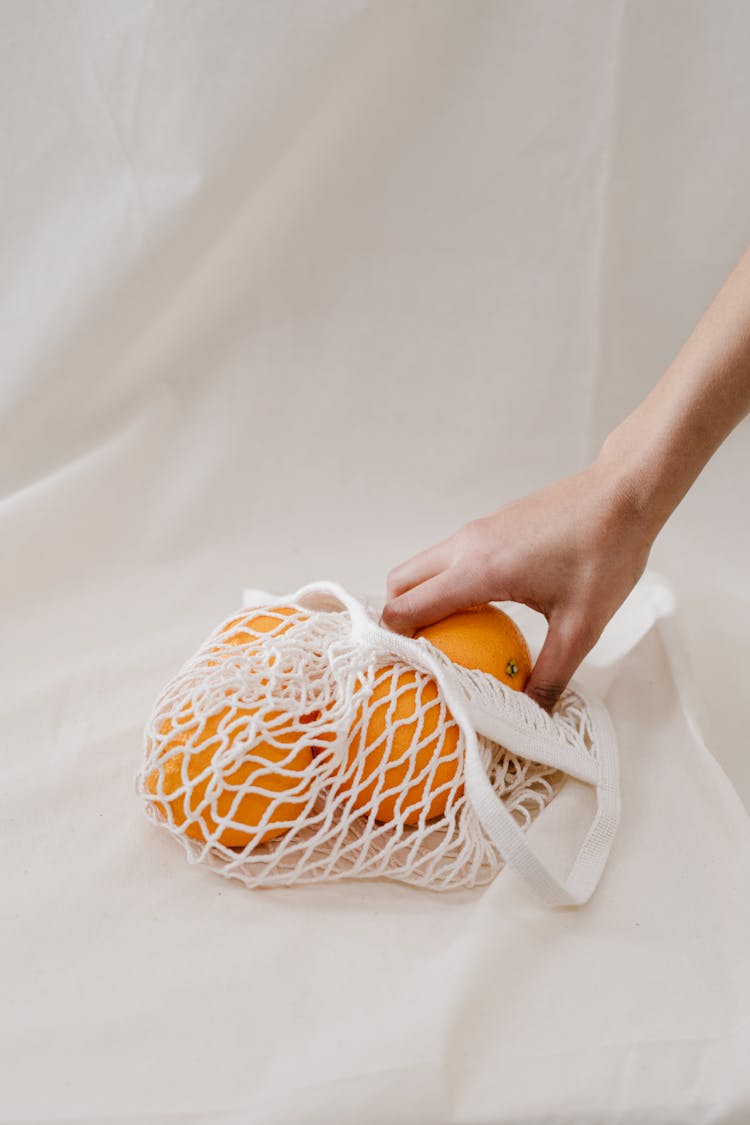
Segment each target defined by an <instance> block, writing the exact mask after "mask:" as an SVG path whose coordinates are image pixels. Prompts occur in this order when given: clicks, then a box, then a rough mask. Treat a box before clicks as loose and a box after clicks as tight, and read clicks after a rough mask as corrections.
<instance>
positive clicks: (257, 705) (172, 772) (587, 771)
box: [136, 582, 619, 906]
mask: <svg viewBox="0 0 750 1125" xmlns="http://www.w3.org/2000/svg"><path fill="white" fill-rule="evenodd" d="M243 601H244V608H243V610H242V611H241V612H239V613H236V614H234V615H233V616H232V617H230V618H228V619H227V620H226V621H224V622H222V624H220V625H219V626H218V627H217V628H216V629H215V630H214V631H213V632H212V633H211V634H210V636H209V637H208V638H207V639H206V640H205V641H204V642H203V644H202V645H201V646H200V648H199V649H198V651H197V652H196V653H195V655H194V656H193V657H191V659H189V660H188V661H187V663H185V664H184V666H183V667H182V668H181V669H180V671H179V672H178V674H177V675H176V676H175V677H174V678H173V679H172V680H171V681H170V682H169V683H167V684H166V685H165V687H164V688H163V690H162V691H161V693H160V694H159V697H158V699H157V701H156V704H155V706H154V709H153V713H152V715H151V717H150V719H149V721H148V723H147V726H146V731H145V753H144V758H143V761H142V765H141V768H140V770H139V773H138V776H137V779H136V791H137V792H138V794H139V795H140V796H141V797H142V798H143V799H144V800H145V802H146V812H147V815H148V816H149V817H150V819H151V820H152V821H153V822H154V823H155V824H156V825H158V826H159V827H161V828H163V829H165V830H166V831H168V832H169V833H170V834H171V835H173V836H175V837H176V838H177V839H178V840H179V841H180V843H181V844H182V845H183V847H184V848H185V851H186V853H187V858H188V861H189V862H191V863H203V864H207V865H208V866H209V867H211V868H213V869H214V870H215V871H217V872H218V873H220V874H222V875H224V876H226V877H230V878H235V879H239V880H241V882H243V883H244V884H245V885H246V886H247V887H271V886H280V885H284V886H286V885H292V884H297V883H310V882H319V881H326V880H328V881H330V880H339V879H345V878H357V879H369V878H387V879H393V880H397V881H399V882H403V883H408V884H412V885H414V886H420V887H427V888H430V889H433V890H440V891H447V890H453V889H457V888H462V887H472V886H475V885H478V884H483V883H487V882H489V881H490V880H492V879H493V878H494V877H495V876H496V875H497V874H498V872H499V871H500V870H501V869H502V868H503V866H504V865H505V864H507V865H508V866H509V867H511V868H512V869H513V870H514V871H516V872H517V873H518V874H519V875H520V876H521V877H522V878H523V879H524V880H525V881H526V882H527V883H528V884H529V885H530V887H531V888H532V890H533V891H535V892H536V894H537V895H538V896H539V897H540V898H541V899H542V900H543V901H545V902H546V903H548V904H550V905H556V906H560V905H573V904H579V903H583V902H585V901H586V900H587V899H588V898H589V897H590V895H591V893H592V891H593V890H594V888H595V886H596V884H597V882H598V880H599V877H600V875H601V872H602V870H603V867H604V864H605V862H606V859H607V855H608V853H609V849H610V846H611V842H612V839H613V836H614V832H615V829H616V826H617V820H618V815H619V792H618V776H617V749H616V743H615V738H614V734H613V730H612V726H611V723H610V720H609V717H608V715H607V712H606V710H605V709H604V707H603V705H602V704H601V703H600V702H599V701H598V700H596V699H594V698H592V697H590V696H587V697H584V694H583V693H582V692H581V690H580V689H578V688H576V687H569V688H568V689H567V690H566V691H565V692H564V693H563V696H562V698H561V700H560V702H559V703H558V705H557V707H556V709H555V711H554V714H553V715H551V716H550V715H548V714H547V713H546V712H544V711H543V710H542V709H541V708H540V707H538V706H537V704H536V703H534V702H533V701H532V700H531V699H529V698H528V696H526V695H524V694H523V693H521V692H517V691H514V690H512V689H510V688H508V687H506V686H505V685H504V684H502V683H501V682H500V681H499V680H497V679H496V678H495V677H494V676H491V675H489V674H487V673H485V672H481V671H478V670H476V671H474V670H468V669H466V668H463V667H461V666H460V665H457V664H454V663H453V662H452V661H450V660H449V659H448V657H446V656H445V655H444V654H443V653H441V652H440V651H439V650H438V649H436V648H435V647H434V646H433V645H431V644H430V643H429V642H428V641H427V640H425V639H424V638H422V639H415V638H409V637H402V636H400V635H398V634H395V633H392V632H390V631H389V630H386V629H383V628H381V627H380V626H379V625H378V624H377V622H376V620H375V619H374V616H373V613H372V611H371V609H370V607H368V606H367V605H366V604H365V603H363V602H362V601H360V600H359V599H357V598H356V597H354V596H352V595H351V594H349V593H348V592H347V591H346V590H344V589H343V588H342V587H341V586H339V585H337V584H336V583H332V582H315V583H310V584H308V585H306V586H303V587H302V588H300V589H299V590H297V591H295V592H294V593H293V594H290V595H285V596H278V595H276V596H274V595H270V594H266V593H263V592H262V591H258V590H248V591H245V595H244V599H243ZM566 775H567V776H569V777H574V778H577V779H578V780H580V781H582V782H585V783H587V784H588V785H590V786H592V787H594V789H595V791H596V810H595V813H594V815H593V819H592V822H591V824H590V826H589V828H588V831H587V833H586V835H585V838H584V840H583V842H582V844H581V847H580V850H579V852H578V855H577V857H576V859H575V861H574V863H573V865H572V867H571V869H570V871H569V873H568V875H567V878H565V879H560V878H559V877H558V876H556V875H555V874H553V872H552V871H551V870H550V869H549V868H548V866H547V865H546V864H545V862H543V860H542V859H541V858H540V857H539V856H538V855H537V854H536V853H535V851H534V850H533V849H532V847H531V846H530V844H529V840H528V837H527V835H526V829H527V828H528V826H529V824H530V823H531V822H532V820H533V819H534V817H535V816H536V815H537V814H539V813H540V812H541V811H542V810H543V809H544V808H545V807H546V806H547V805H548V804H549V802H550V801H551V800H552V799H553V798H554V797H555V795H556V793H557V792H558V791H559V789H560V787H561V785H562V783H563V781H564V779H565V777H566Z"/></svg>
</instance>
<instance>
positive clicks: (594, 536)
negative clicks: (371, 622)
mask: <svg viewBox="0 0 750 1125" xmlns="http://www.w3.org/2000/svg"><path fill="white" fill-rule="evenodd" d="M654 534H655V531H654V529H652V528H650V527H649V526H647V524H646V521H645V520H644V518H643V516H642V514H641V513H640V512H639V509H638V506H637V505H636V504H635V503H633V502H632V500H631V498H630V496H629V495H628V492H627V490H626V489H624V488H623V487H622V485H621V484H619V483H618V481H617V477H616V474H615V473H613V472H610V471H609V470H608V469H607V468H606V467H604V466H603V465H601V464H600V463H599V462H596V463H594V464H593V465H592V466H590V467H589V468H588V469H585V470H584V471H583V472H580V473H577V474H576V475H575V476H572V477H569V478H567V479H565V480H562V481H560V482H558V483H557V484H554V485H552V486H551V487H548V488H544V489H542V490H541V491H539V492H534V493H532V494H531V495H529V496H526V497H524V498H523V499H520V500H516V501H514V502H513V503H510V504H507V505H505V506H504V507H502V508H500V509H498V510H497V511H496V512H493V513H492V514H491V515H488V516H484V517H482V518H480V519H477V520H473V521H472V522H471V523H468V524H466V525H465V526H464V527H462V528H460V529H459V530H458V531H457V532H455V534H453V535H451V536H450V537H449V538H448V539H446V540H444V541H443V542H441V543H438V544H437V545H436V546H434V547H430V548H429V549H428V550H426V551H422V552H421V553H420V554H418V555H415V556H414V557H413V558H411V559H409V560H408V561H406V562H404V563H401V565H399V566H397V567H395V568H394V569H393V570H392V571H391V572H390V573H389V575H388V581H387V598H388V600H387V603H386V605H385V608H384V609H383V613H382V617H381V621H382V623H383V625H385V626H386V627H387V628H389V629H392V630H394V631H395V632H399V633H412V632H414V631H415V630H416V629H418V628H420V627H422V626H423V625H429V624H431V623H432V622H433V621H438V620H440V619H441V618H443V617H447V616H448V614H450V613H455V612H456V611H457V610H459V609H465V608H467V607H468V606H470V605H480V604H483V603H485V602H488V601H515V602H523V603H524V604H525V605H528V606H531V608H532V609H535V610H538V611H539V612H540V613H543V614H544V616H545V617H546V618H547V622H548V626H549V627H548V630H547V637H546V639H545V642H544V646H543V648H542V650H541V652H540V654H539V657H538V659H537V661H536V664H535V665H534V668H533V671H532V674H531V677H530V679H529V682H528V684H527V686H526V692H527V694H528V695H529V696H530V697H531V698H532V699H534V700H535V701H536V702H537V703H538V704H539V705H540V706H541V707H543V708H544V709H545V710H551V709H552V708H553V707H554V705H555V703H556V702H557V700H558V699H559V697H560V694H561V693H562V691H563V690H564V688H565V687H566V685H567V683H568V681H569V680H570V678H571V676H572V675H573V673H574V672H575V670H576V668H577V667H578V665H579V664H580V663H581V661H582V660H583V658H584V657H585V656H586V654H587V652H588V651H589V650H590V649H591V648H592V647H593V645H594V644H595V643H596V641H597V640H598V638H599V636H600V635H601V633H602V630H603V629H604V626H605V625H606V624H607V622H608V621H609V619H610V618H611V617H612V615H613V614H614V613H615V611H616V610H617V609H618V608H619V606H620V605H621V604H622V602H623V601H624V600H625V598H626V597H627V595H628V594H629V593H630V591H631V590H632V589H633V587H634V586H635V584H636V582H637V581H638V579H639V578H640V576H641V574H642V573H643V571H644V569H645V566H646V562H647V560H648V555H649V552H650V550H651V545H652V542H653V538H654Z"/></svg>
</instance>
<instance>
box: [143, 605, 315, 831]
mask: <svg viewBox="0 0 750 1125" xmlns="http://www.w3.org/2000/svg"><path fill="white" fill-rule="evenodd" d="M308 616H309V615H308V614H306V613H304V612H303V611H302V610H299V609H295V608H294V607H293V606H283V605H282V606H265V607H263V608H262V609H258V608H257V607H256V608H252V609H248V610H244V611H242V612H240V613H238V614H235V616H234V617H232V618H231V619H230V620H229V621H228V622H227V623H226V624H225V625H223V626H222V627H221V629H220V630H219V632H218V633H217V635H216V637H214V638H212V640H214V641H217V642H218V643H217V644H213V645H212V646H211V647H210V648H209V652H212V653H217V652H220V651H221V647H222V646H223V645H238V646H243V647H249V648H250V650H252V649H255V648H257V647H258V646H259V645H260V644H261V643H262V642H263V641H264V640H267V639H268V638H270V637H274V636H280V635H281V634H283V633H285V632H287V630H288V629H290V628H292V626H293V625H295V624H296V623H297V622H299V621H303V620H306V619H307V617H308ZM274 659H275V657H274V656H273V655H272V656H271V658H270V659H269V664H273V661H274ZM217 663H218V661H217V660H209V661H208V665H209V667H214V666H215V665H216V664H217ZM266 682H267V681H265V680H262V681H261V684H265V683H266ZM227 694H229V692H227ZM258 711H259V707H258V706H251V707H234V706H230V705H227V706H225V707H223V708H222V709H221V710H220V711H218V713H216V714H213V715H210V716H209V717H208V718H206V719H201V720H199V719H198V718H197V717H196V715H195V709H194V705H193V703H192V701H191V700H190V699H187V700H186V701H185V702H184V703H183V704H182V706H181V708H180V709H179V711H178V714H177V716H176V717H175V719H174V721H173V719H172V718H171V717H168V718H166V719H165V720H164V722H163V723H162V724H161V727H160V729H159V734H160V736H164V738H165V741H163V742H161V741H160V745H159V748H158V764H157V766H156V767H155V768H154V769H153V770H152V771H151V772H150V773H149V775H148V778H147V779H146V789H147V790H148V792H149V793H151V794H153V795H154V796H156V797H158V798H159V800H156V801H154V804H155V806H156V808H157V809H158V810H159V812H160V813H161V815H162V816H163V817H164V818H165V819H167V820H170V821H171V823H173V824H174V825H176V826H177V827H182V826H183V825H186V827H185V834H186V835H188V836H191V837H192V838H193V839H196V840H199V841H200V842H201V843H205V842H206V839H207V838H211V839H214V840H216V841H218V842H219V843H221V844H224V845H225V846H226V847H230V848H242V847H245V846H246V845H247V844H249V843H256V844H264V843H267V842H268V841H269V840H273V839H275V838H276V837H277V836H281V835H283V833H285V832H287V831H288V830H289V828H290V827H291V824H290V823H289V822H290V821H294V820H296V819H297V818H298V817H299V816H300V815H301V814H302V812H303V810H304V807H305V804H306V801H307V795H308V790H309V784H310V780H311V777H310V774H309V772H308V773H307V775H306V771H309V769H310V767H311V764H312V761H313V750H314V748H315V747H314V746H313V744H312V743H311V742H309V741H308V740H307V739H306V738H304V737H303V735H304V732H303V731H302V730H300V728H299V724H297V723H295V721H294V719H293V717H292V716H285V715H284V714H282V712H280V711H273V710H271V711H267V712H265V713H264V715H263V719H264V725H265V726H266V729H268V727H269V726H270V727H271V729H272V731H273V737H272V739H266V740H263V741H256V742H254V743H252V744H249V743H248V746H247V752H246V754H244V755H243V756H242V758H241V760H240V761H239V762H234V763H232V764H231V765H228V766H226V767H225V768H223V767H221V766H220V767H219V769H220V784H219V790H218V793H217V792H216V790H215V789H214V790H213V791H212V794H211V796H210V797H209V798H208V801H207V803H206V804H205V807H203V806H204V801H206V798H207V789H208V785H209V782H210V780H211V777H212V770H211V767H212V764H213V762H214V757H215V756H216V755H217V754H219V753H221V752H223V751H224V750H226V749H227V747H228V746H230V745H231V744H232V743H233V741H234V740H235V739H236V738H238V737H239V738H241V737H243V734H244V733H245V732H246V730H247V727H248V724H249V721H250V720H251V718H252V717H253V716H254V715H256V714H257V713H258ZM319 714H320V713H319V712H318V711H312V712H311V713H310V714H308V715H303V716H302V718H301V720H300V721H301V722H302V723H303V724H304V723H308V722H311V721H313V720H314V719H316V718H318V717H319ZM322 737H323V738H325V737H326V736H325V735H323V736H322ZM188 744H189V745H188ZM185 759H187V761H185ZM183 774H185V777H184V778H183ZM246 785H252V786H253V790H252V791H250V792H247V793H245V794H244V795H240V790H241V789H242V788H243V787H244V786H246ZM282 798H283V799H282ZM214 802H215V809H216V813H217V815H218V816H219V817H224V816H226V815H229V817H230V820H231V823H228V824H227V825H225V826H224V827H223V828H221V829H219V827H218V823H217V820H216V819H215V818H214V816H213V814H212V806H213V803H214ZM167 806H168V808H167ZM269 809H270V815H269V816H268V820H267V821H266V823H265V826H264V827H263V829H261V828H260V824H261V822H262V821H263V818H264V816H266V814H268V812H269ZM196 812H199V813H200V819H197V820H192V821H190V822H189V823H187V824H186V822H187V821H188V818H189V817H190V816H191V814H193V813H196ZM217 830H218V831H217Z"/></svg>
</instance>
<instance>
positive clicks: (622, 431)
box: [591, 419, 674, 550]
mask: <svg viewBox="0 0 750 1125" xmlns="http://www.w3.org/2000/svg"><path fill="white" fill-rule="evenodd" d="M627 421H628V420H627V419H626V422H625V423H622V424H621V425H620V426H617V427H616V428H615V429H614V430H612V432H611V433H610V434H609V435H608V436H607V438H606V439H605V441H604V443H603V444H602V447H601V449H600V450H599V453H598V454H597V456H596V458H595V459H594V461H593V462H592V465H591V471H592V474H593V476H594V478H595V480H596V481H597V483H598V487H599V489H600V490H601V491H602V493H603V495H604V497H605V501H606V503H607V505H608V508H609V510H610V512H611V514H612V518H613V519H614V520H615V521H616V522H617V523H618V524H624V525H625V526H630V527H631V528H632V529H633V530H634V531H636V532H637V534H638V535H639V536H640V538H641V539H642V540H643V543H644V547H645V548H646V549H647V550H650V548H651V544H652V543H653V541H654V539H655V538H656V536H657V535H658V534H659V532H660V531H661V529H662V527H663V526H664V524H665V523H666V521H667V520H668V519H669V516H670V515H671V512H672V511H673V508H674V505H673V504H671V503H670V500H669V497H668V496H667V495H666V493H665V489H664V487H663V474H662V471H661V469H662V467H661V465H660V461H661V460H662V458H661V457H660V456H659V455H658V454H657V455H652V454H651V453H650V452H649V450H648V448H647V447H646V446H645V444H644V442H643V438H642V436H641V438H640V440H639V439H637V438H636V437H635V436H634V435H633V434H632V433H631V432H630V428H629V427H628V425H627V424H626V423H627Z"/></svg>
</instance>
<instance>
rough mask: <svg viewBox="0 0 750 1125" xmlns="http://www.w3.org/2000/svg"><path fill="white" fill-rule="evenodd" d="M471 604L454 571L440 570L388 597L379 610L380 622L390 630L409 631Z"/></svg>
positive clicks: (396, 631) (411, 631)
mask: <svg viewBox="0 0 750 1125" xmlns="http://www.w3.org/2000/svg"><path fill="white" fill-rule="evenodd" d="M470 604H471V599H470V598H467V591H466V589H465V588H464V586H463V584H461V583H458V582H457V581H456V576H455V574H454V573H453V572H452V571H450V570H443V571H441V573H440V574H436V575H435V576H434V577H432V578H428V579H427V581H426V582H421V583H420V584H419V585H418V586H413V587H412V588H411V589H409V590H407V591H406V593H404V594H401V595H399V597H397V598H392V599H391V600H390V601H389V602H388V604H387V605H386V606H385V608H384V609H383V613H382V616H381V619H380V620H381V622H382V623H383V625H385V627H386V628H387V629H391V630H393V632H394V633H413V632H414V631H415V630H416V629H419V628H421V626H423V625H431V624H432V623H433V621H440V620H441V619H442V618H443V617H447V616H448V614H449V613H455V612H456V610H458V609H465V608H466V606H467V605H470Z"/></svg>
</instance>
